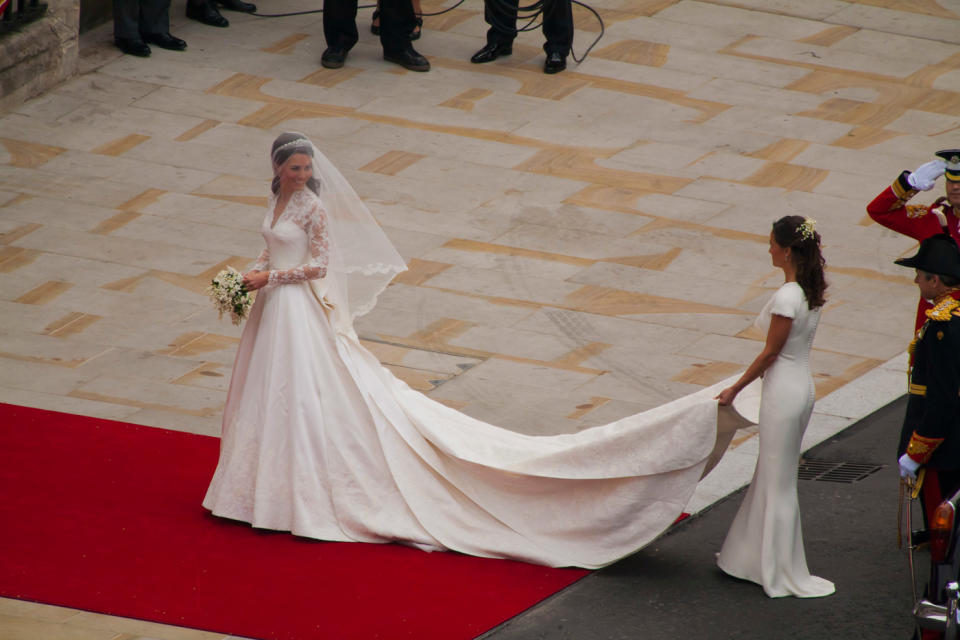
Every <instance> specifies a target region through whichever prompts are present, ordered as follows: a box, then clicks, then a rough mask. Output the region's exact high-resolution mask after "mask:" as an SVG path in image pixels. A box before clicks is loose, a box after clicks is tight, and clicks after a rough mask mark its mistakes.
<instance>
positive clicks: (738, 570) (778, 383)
mask: <svg viewBox="0 0 960 640" xmlns="http://www.w3.org/2000/svg"><path fill="white" fill-rule="evenodd" d="M773 314H775V315H779V316H784V317H787V318H792V319H793V323H792V324H791V326H790V334H789V336H788V337H787V341H786V343H785V344H784V345H783V349H782V350H781V351H780V354H779V355H778V356H777V359H776V361H775V362H774V363H773V364H772V365H771V366H770V367H769V368H768V369H767V370H766V372H765V373H764V376H763V390H762V392H761V398H762V400H761V402H760V421H759V425H760V454H759V457H758V458H757V467H756V470H755V471H754V473H753V480H752V481H751V482H750V487H749V488H748V489H747V494H746V496H745V497H744V498H743V503H742V504H741V505H740V510H739V511H738V512H737V515H736V517H735V518H734V520H733V524H732V525H731V526H730V531H729V532H728V533H727V538H726V540H725V541H724V543H723V548H722V549H721V551H720V554H719V555H718V557H717V564H718V566H719V567H720V568H721V569H723V570H724V571H725V572H727V573H728V574H730V575H732V576H734V577H737V578H742V579H744V580H750V581H752V582H756V583H757V584H759V585H761V586H762V587H763V590H764V591H765V592H766V594H767V595H768V596H770V597H781V596H790V595H792V596H798V597H802V598H815V597H819V596H826V595H830V594H831V593H833V591H834V587H833V583H832V582H830V581H828V580H824V579H823V578H818V577H816V576H811V575H810V571H809V570H808V569H807V559H806V555H805V554H804V551H803V536H802V533H801V530H800V505H799V502H798V501H797V463H798V461H799V458H800V444H801V441H802V440H803V432H804V431H805V430H806V428H807V423H808V422H809V421H810V415H811V413H812V412H813V400H814V388H813V377H812V376H811V374H810V362H809V360H810V349H811V347H812V346H813V336H814V333H816V330H817V323H818V322H819V320H820V309H819V308H817V309H808V308H807V298H806V296H805V295H804V293H803V289H802V288H801V287H800V285H799V284H797V283H796V282H787V283H784V285H783V286H781V287H780V288H779V289H778V290H777V292H776V293H775V294H774V295H773V297H772V298H770V300H769V301H768V302H767V304H766V306H764V308H763V310H762V311H761V312H760V316H759V317H758V318H757V326H758V327H759V328H761V329H763V331H764V332H766V331H768V330H769V328H770V316H771V315H773Z"/></svg>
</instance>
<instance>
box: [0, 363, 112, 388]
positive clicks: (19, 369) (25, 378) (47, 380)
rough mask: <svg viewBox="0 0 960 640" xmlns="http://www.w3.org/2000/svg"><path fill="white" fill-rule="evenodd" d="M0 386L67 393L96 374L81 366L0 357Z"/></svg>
mask: <svg viewBox="0 0 960 640" xmlns="http://www.w3.org/2000/svg"><path fill="white" fill-rule="evenodd" d="M0 364H2V366H0V387H3V388H8V389H19V390H23V391H33V392H36V393H47V394H55V395H68V394H69V393H70V392H71V391H73V390H74V389H76V388H77V387H79V386H81V385H83V384H84V383H86V382H88V381H89V380H91V379H92V378H94V377H95V376H96V374H95V373H93V372H91V371H84V370H83V369H82V368H81V367H75V368H67V367H51V366H48V365H45V364H42V363H39V362H31V361H29V360H17V359H14V358H0Z"/></svg>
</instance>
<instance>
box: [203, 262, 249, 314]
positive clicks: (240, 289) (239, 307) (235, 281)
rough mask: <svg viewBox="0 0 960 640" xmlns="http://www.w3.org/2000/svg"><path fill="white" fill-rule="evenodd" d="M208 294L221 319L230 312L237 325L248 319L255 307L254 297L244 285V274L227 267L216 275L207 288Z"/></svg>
mask: <svg viewBox="0 0 960 640" xmlns="http://www.w3.org/2000/svg"><path fill="white" fill-rule="evenodd" d="M207 293H208V294H210V299H211V300H213V306H214V307H216V308H217V311H218V312H220V317H221V318H222V317H223V314H224V313H226V312H229V313H230V319H231V320H232V321H233V324H235V325H236V324H240V321H241V320H243V319H244V318H246V317H247V313H249V311H250V306H251V305H253V296H251V295H250V292H249V291H247V285H245V284H243V274H241V273H240V272H239V271H237V270H236V269H234V268H233V267H227V268H226V269H224V270H223V271H221V272H220V273H218V274H217V275H215V276H214V277H213V280H211V281H210V286H209V287H207Z"/></svg>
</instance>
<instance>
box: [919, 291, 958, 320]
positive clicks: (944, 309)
mask: <svg viewBox="0 0 960 640" xmlns="http://www.w3.org/2000/svg"><path fill="white" fill-rule="evenodd" d="M958 307H960V301H958V300H954V298H953V296H951V295H950V294H949V293H945V294H943V295H942V296H940V297H939V298H937V299H936V300H934V302H933V307H932V308H930V309H927V311H926V314H927V317H928V318H930V319H931V320H933V321H935V322H946V321H948V320H950V316H951V315H952V314H953V312H954V310H955V309H957V308H958Z"/></svg>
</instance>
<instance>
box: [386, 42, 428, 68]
mask: <svg viewBox="0 0 960 640" xmlns="http://www.w3.org/2000/svg"><path fill="white" fill-rule="evenodd" d="M383 59H384V60H386V61H387V62H392V63H394V64H398V65H400V66H401V67H404V68H406V69H410V71H430V62H429V61H428V60H427V59H426V58H424V57H423V56H422V55H420V54H419V53H417V52H416V51H414V49H413V47H410V48H408V49H406V50H405V51H400V52H398V53H387V52H386V51H384V52H383Z"/></svg>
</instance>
